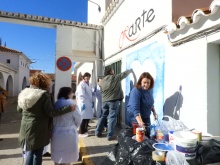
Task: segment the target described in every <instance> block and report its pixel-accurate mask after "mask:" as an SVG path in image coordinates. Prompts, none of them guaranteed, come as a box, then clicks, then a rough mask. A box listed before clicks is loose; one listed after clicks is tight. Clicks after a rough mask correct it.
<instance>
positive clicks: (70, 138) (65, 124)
mask: <svg viewBox="0 0 220 165" xmlns="http://www.w3.org/2000/svg"><path fill="white" fill-rule="evenodd" d="M81 121H82V117H81V113H80V111H79V108H78V107H77V106H76V110H75V111H73V112H69V113H66V114H64V115H61V116H58V117H54V118H53V131H52V138H51V159H52V160H53V161H54V162H56V163H71V162H77V161H78V159H79V151H78V132H77V128H78V127H79V125H80V124H81Z"/></svg>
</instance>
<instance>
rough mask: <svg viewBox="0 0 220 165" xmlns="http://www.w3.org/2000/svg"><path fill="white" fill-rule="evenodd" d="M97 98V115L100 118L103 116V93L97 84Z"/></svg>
mask: <svg viewBox="0 0 220 165" xmlns="http://www.w3.org/2000/svg"><path fill="white" fill-rule="evenodd" d="M95 98H96V104H95V105H96V107H95V110H96V117H97V118H99V117H100V116H101V111H102V94H101V89H100V86H98V85H97V87H96V91H95Z"/></svg>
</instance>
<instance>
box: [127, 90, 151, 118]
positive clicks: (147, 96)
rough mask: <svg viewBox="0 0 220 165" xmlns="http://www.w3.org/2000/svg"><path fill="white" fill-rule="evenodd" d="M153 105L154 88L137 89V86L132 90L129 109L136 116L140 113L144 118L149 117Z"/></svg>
mask: <svg viewBox="0 0 220 165" xmlns="http://www.w3.org/2000/svg"><path fill="white" fill-rule="evenodd" d="M153 105H154V98H153V92H152V90H144V89H137V88H136V87H134V88H133V89H132V90H131V93H130V99H129V102H128V105H127V110H128V111H129V112H131V113H133V114H134V117H136V116H138V114H139V113H140V115H141V117H142V118H149V117H150V115H151V110H152V108H153Z"/></svg>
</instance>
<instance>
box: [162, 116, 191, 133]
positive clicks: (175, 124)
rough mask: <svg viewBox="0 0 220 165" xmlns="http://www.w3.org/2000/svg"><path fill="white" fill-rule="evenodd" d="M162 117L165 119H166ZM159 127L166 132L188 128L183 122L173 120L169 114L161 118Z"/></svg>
mask: <svg viewBox="0 0 220 165" xmlns="http://www.w3.org/2000/svg"><path fill="white" fill-rule="evenodd" d="M164 119H167V121H166V120H164ZM160 128H161V130H163V131H166V132H169V131H183V130H188V128H187V127H186V126H185V124H184V123H183V122H182V121H180V120H175V119H174V118H172V117H170V116H164V117H163V120H162V121H161V123H160Z"/></svg>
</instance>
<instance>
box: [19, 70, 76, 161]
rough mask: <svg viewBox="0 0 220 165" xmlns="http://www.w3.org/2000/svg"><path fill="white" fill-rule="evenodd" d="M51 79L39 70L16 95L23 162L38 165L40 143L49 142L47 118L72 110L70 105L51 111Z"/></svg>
mask: <svg viewBox="0 0 220 165" xmlns="http://www.w3.org/2000/svg"><path fill="white" fill-rule="evenodd" d="M50 83H51V80H50V78H49V77H48V76H47V75H46V74H43V73H36V74H34V75H33V76H32V77H31V78H30V84H31V85H30V88H25V89H24V90H22V91H21V93H20V94H19V96H18V107H17V110H18V111H19V112H21V113H22V120H21V127H20V133H19V143H20V146H21V147H22V148H23V149H24V151H26V156H27V157H26V163H25V165H41V164H42V153H43V149H44V146H46V145H48V144H49V136H50V129H49V128H48V124H49V118H50V117H55V116H59V115H62V114H65V113H68V112H71V111H74V110H75V106H74V105H70V106H66V107H63V108H60V109H57V110H55V109H54V106H53V104H52V101H51V97H50V94H49V92H48V91H49V87H50Z"/></svg>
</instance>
